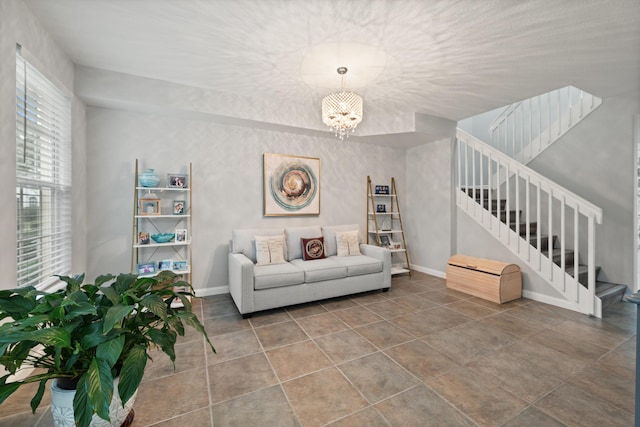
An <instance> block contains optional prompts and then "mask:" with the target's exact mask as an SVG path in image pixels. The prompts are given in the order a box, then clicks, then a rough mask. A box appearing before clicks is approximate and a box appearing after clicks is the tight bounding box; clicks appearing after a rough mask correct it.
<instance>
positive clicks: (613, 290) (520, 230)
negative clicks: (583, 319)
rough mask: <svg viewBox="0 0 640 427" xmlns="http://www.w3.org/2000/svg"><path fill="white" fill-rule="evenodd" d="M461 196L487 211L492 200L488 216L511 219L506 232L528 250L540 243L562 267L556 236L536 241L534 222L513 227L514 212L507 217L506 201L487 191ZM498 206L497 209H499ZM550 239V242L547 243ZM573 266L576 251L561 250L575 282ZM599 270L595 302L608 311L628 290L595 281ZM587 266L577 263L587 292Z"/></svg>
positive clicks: (503, 219) (515, 224) (566, 266)
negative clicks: (466, 196)
mask: <svg viewBox="0 0 640 427" xmlns="http://www.w3.org/2000/svg"><path fill="white" fill-rule="evenodd" d="M462 191H463V192H466V193H467V194H468V195H470V196H471V197H474V198H475V201H476V203H478V204H482V206H483V207H484V208H485V209H487V210H488V206H489V202H488V201H489V200H490V199H491V214H492V215H493V216H495V217H498V215H499V217H500V221H501V222H502V223H504V224H506V221H507V216H509V218H510V223H509V228H510V229H511V230H513V231H514V232H515V233H517V234H518V235H519V236H520V238H522V239H524V240H526V241H528V242H529V243H530V245H531V247H533V248H535V249H537V248H538V241H539V242H540V248H541V251H540V252H541V254H542V255H544V256H545V257H549V250H551V254H552V260H553V263H554V264H556V265H557V266H561V265H562V262H563V261H562V254H561V251H562V249H561V248H559V247H558V246H559V245H558V236H555V235H554V236H548V235H546V234H542V233H541V234H540V237H539V238H538V234H537V230H538V223H537V222H535V221H532V222H529V223H522V222H521V223H519V224H518V223H516V222H515V218H516V217H517V216H518V215H516V213H515V211H513V210H511V211H510V213H509V215H508V214H507V210H506V206H507V200H506V199H500V200H499V202H498V200H497V199H495V198H490V197H489V194H488V190H475V191H474V190H472V189H462ZM481 191H482V192H484V194H483V195H482V196H483V197H482V196H481V194H480V192H481ZM481 198H482V199H484V200H483V201H481V200H480V199H481ZM498 206H499V209H498ZM519 217H520V218H522V213H520V215H519ZM527 225H528V226H529V227H528V229H529V238H527ZM550 239H551V241H549V240H550ZM575 262H576V257H575V251H574V250H572V249H565V250H564V263H565V268H564V271H565V273H567V274H568V275H569V276H571V278H574V277H575V275H574V271H575ZM600 270H601V268H600V266H596V267H595V276H596V291H595V295H596V297H597V298H599V299H600V301H601V309H603V310H604V309H605V308H606V307H608V306H609V305H611V304H615V303H616V302H618V301H620V300H622V297H623V296H624V294H625V292H626V290H627V286H626V285H619V284H615V283H609V282H604V281H599V280H598V275H599V273H600ZM588 273H589V271H588V266H587V265H585V264H580V263H578V283H580V285H581V286H583V287H584V288H586V287H587V286H588Z"/></svg>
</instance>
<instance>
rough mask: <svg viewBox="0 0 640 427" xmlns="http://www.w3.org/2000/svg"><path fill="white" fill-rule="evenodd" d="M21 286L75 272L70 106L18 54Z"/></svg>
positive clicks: (61, 95)
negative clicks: (72, 233) (72, 263)
mask: <svg viewBox="0 0 640 427" xmlns="http://www.w3.org/2000/svg"><path fill="white" fill-rule="evenodd" d="M16 113H17V114H16V182H17V184H16V201H17V219H18V227H17V273H18V274H17V278H18V286H27V285H33V286H38V287H39V288H41V287H46V286H48V285H49V284H51V283H53V282H55V281H57V278H55V277H52V276H53V275H54V274H64V275H68V274H70V273H71V184H72V183H71V106H70V101H69V98H68V97H67V96H65V94H64V93H63V92H62V91H60V90H59V89H58V88H56V87H55V86H54V85H53V84H52V83H51V82H50V81H49V80H47V79H46V78H45V77H44V76H43V75H42V74H41V73H39V72H38V71H37V70H36V69H35V68H34V67H33V65H32V64H30V63H29V62H28V61H27V60H26V59H25V58H24V57H23V56H22V55H21V54H20V47H18V51H17V54H16Z"/></svg>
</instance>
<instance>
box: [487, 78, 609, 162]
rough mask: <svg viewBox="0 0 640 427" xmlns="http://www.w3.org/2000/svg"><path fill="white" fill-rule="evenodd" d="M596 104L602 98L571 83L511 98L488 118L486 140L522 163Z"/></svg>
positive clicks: (598, 103) (596, 105)
mask: <svg viewBox="0 0 640 427" xmlns="http://www.w3.org/2000/svg"><path fill="white" fill-rule="evenodd" d="M600 104H602V99H600V98H598V97H596V96H593V95H592V94H590V93H588V92H585V91H583V90H582V89H579V88H576V87H574V86H565V87H562V88H559V89H554V90H552V91H549V92H546V93H543V94H540V95H536V96H533V97H531V98H528V99H524V100H521V101H518V102H515V103H513V104H511V105H509V106H507V107H506V108H505V109H504V110H503V111H502V112H501V113H500V114H499V115H498V117H496V118H495V119H494V120H493V121H492V122H491V124H490V125H489V134H488V137H489V139H488V141H487V142H488V143H489V145H491V146H492V147H494V148H497V149H498V150H500V151H502V152H503V153H506V154H508V155H510V156H511V157H514V158H518V159H519V160H520V161H521V162H522V163H525V164H526V163H528V162H529V161H531V160H532V159H533V158H535V157H536V156H537V155H539V154H540V153H542V152H543V151H544V150H545V149H546V148H547V147H549V146H550V145H551V144H553V142H555V141H556V140H558V139H559V138H560V137H561V136H562V135H564V134H565V133H566V132H568V131H569V130H570V129H571V128H572V127H574V126H575V125H576V124H577V123H579V122H580V121H581V120H582V119H583V118H584V117H586V116H587V115H588V114H590V113H591V112H592V111H594V110H595V109H596V108H597V107H598V106H599V105H600ZM483 139H484V138H483Z"/></svg>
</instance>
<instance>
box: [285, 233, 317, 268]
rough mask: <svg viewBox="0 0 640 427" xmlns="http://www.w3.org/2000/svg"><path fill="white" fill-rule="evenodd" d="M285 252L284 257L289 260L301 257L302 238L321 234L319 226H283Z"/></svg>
mask: <svg viewBox="0 0 640 427" xmlns="http://www.w3.org/2000/svg"><path fill="white" fill-rule="evenodd" d="M285 235H286V239H285V240H286V242H287V252H286V253H285V259H286V260H287V261H291V260H293V259H298V258H302V239H303V238H310V237H318V236H322V230H321V229H320V227H319V226H315V227H289V228H285Z"/></svg>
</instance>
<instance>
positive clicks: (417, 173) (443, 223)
mask: <svg viewBox="0 0 640 427" xmlns="http://www.w3.org/2000/svg"><path fill="white" fill-rule="evenodd" d="M452 137H453V135H452ZM452 141H453V140H452V138H445V139H441V140H439V141H436V142H430V143H428V144H424V145H420V146H418V147H413V148H410V149H408V150H407V153H406V158H405V162H406V168H407V189H406V194H407V197H406V209H405V212H406V213H405V212H403V223H404V226H405V232H406V234H407V236H410V238H411V240H412V242H411V245H409V244H408V246H409V250H410V252H409V253H410V255H411V262H412V263H413V266H414V268H416V269H417V270H421V271H423V272H429V273H432V274H437V275H442V274H443V273H444V271H445V269H446V265H447V260H448V259H449V256H450V255H451V252H452V241H451V238H452V236H455V218H452V214H453V212H454V211H453V209H452V205H451V191H452V185H453V181H452V180H451V170H452V169H451V159H452V155H453V154H452V149H453V142H452Z"/></svg>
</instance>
